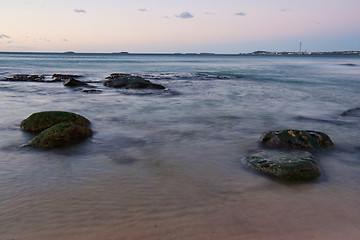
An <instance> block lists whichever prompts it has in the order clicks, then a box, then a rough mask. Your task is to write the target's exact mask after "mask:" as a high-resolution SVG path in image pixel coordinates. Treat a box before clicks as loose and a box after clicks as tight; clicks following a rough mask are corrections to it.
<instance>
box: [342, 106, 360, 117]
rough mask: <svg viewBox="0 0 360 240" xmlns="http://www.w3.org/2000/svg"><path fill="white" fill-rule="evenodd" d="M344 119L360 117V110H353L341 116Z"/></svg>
mask: <svg viewBox="0 0 360 240" xmlns="http://www.w3.org/2000/svg"><path fill="white" fill-rule="evenodd" d="M341 116H343V117H360V108H353V109H350V110H347V111H345V112H343V113H342V114H341Z"/></svg>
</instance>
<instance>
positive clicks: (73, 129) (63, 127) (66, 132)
mask: <svg viewBox="0 0 360 240" xmlns="http://www.w3.org/2000/svg"><path fill="white" fill-rule="evenodd" d="M90 136H92V131H91V129H89V128H88V127H86V126H81V125H78V124H75V123H72V122H62V123H59V124H56V125H54V126H52V127H50V128H48V129H46V130H44V131H42V132H41V133H40V134H39V135H38V136H36V137H34V138H33V139H32V140H31V141H30V142H29V143H28V144H27V146H32V147H43V148H55V147H62V146H65V145H67V144H69V143H71V142H74V141H76V140H80V139H83V138H86V137H90ZM24 146H25V145H24Z"/></svg>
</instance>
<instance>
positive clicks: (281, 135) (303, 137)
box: [260, 130, 334, 149]
mask: <svg viewBox="0 0 360 240" xmlns="http://www.w3.org/2000/svg"><path fill="white" fill-rule="evenodd" d="M260 141H261V142H262V143H263V144H264V145H266V146H269V147H274V148H288V149H321V148H331V147H333V146H334V143H333V142H332V141H331V139H330V137H329V136H328V135H326V134H325V133H322V132H317V131H309V130H305V131H301V130H281V131H270V132H266V133H263V134H262V135H261V137H260Z"/></svg>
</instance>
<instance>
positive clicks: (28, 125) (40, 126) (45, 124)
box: [20, 111, 90, 132]
mask: <svg viewBox="0 0 360 240" xmlns="http://www.w3.org/2000/svg"><path fill="white" fill-rule="evenodd" d="M61 122H72V123H74V124H77V125H80V126H89V125H90V121H89V120H88V119H86V118H85V117H83V116H81V115H78V114H75V113H71V112H62V111H47V112H38V113H34V114H32V115H30V116H29V117H28V118H27V119H25V120H23V121H22V122H21V123H20V128H21V129H22V130H25V131H34V132H37V131H43V130H45V129H47V128H49V127H51V126H53V125H56V124H58V123H61Z"/></svg>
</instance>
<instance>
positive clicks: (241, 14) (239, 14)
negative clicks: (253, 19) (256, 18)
mask: <svg viewBox="0 0 360 240" xmlns="http://www.w3.org/2000/svg"><path fill="white" fill-rule="evenodd" d="M235 16H241V17H244V16H246V14H245V13H244V12H237V13H235Z"/></svg>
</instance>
